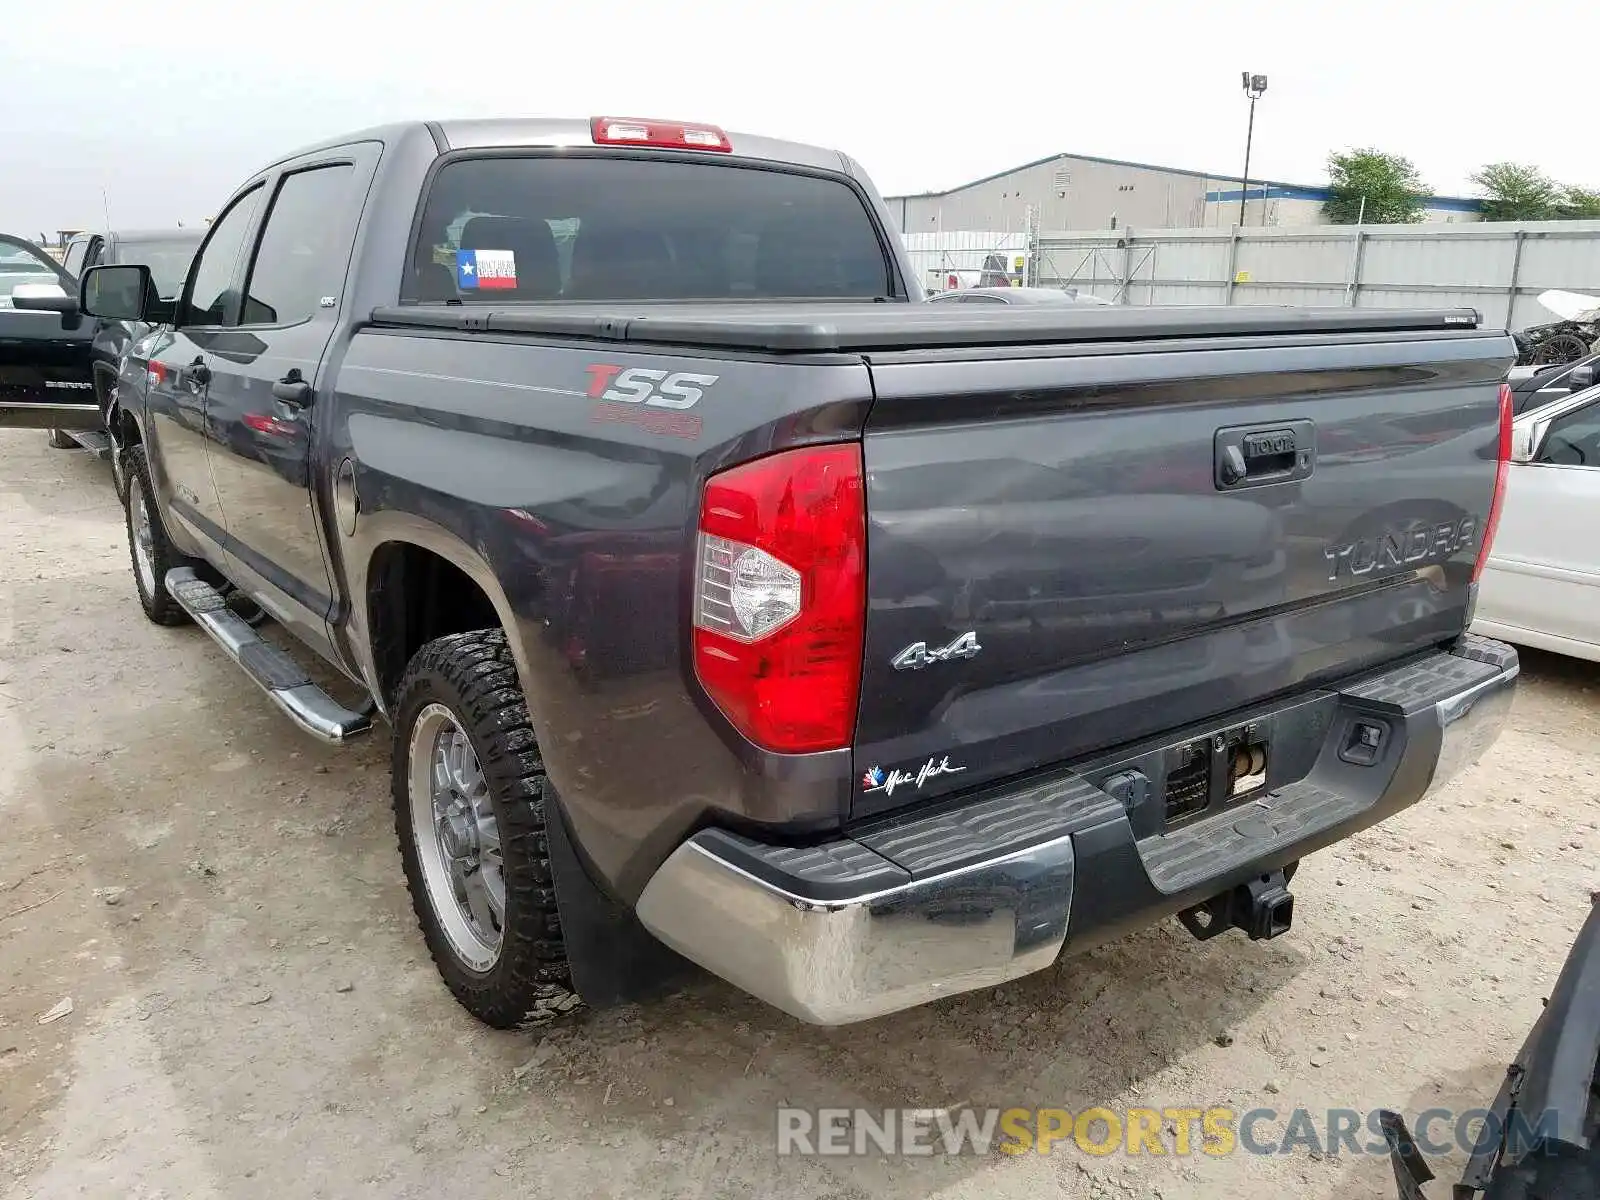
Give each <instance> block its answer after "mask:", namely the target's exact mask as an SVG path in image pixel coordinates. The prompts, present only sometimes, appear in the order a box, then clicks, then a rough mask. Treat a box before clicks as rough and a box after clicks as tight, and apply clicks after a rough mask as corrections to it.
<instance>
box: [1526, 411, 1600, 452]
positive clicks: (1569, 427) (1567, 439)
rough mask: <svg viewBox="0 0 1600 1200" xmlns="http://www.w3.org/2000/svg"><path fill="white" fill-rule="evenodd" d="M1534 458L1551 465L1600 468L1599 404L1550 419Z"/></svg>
mask: <svg viewBox="0 0 1600 1200" xmlns="http://www.w3.org/2000/svg"><path fill="white" fill-rule="evenodd" d="M1534 461H1536V462H1540V463H1544V464H1545V465H1546V466H1552V467H1600V403H1594V404H1589V405H1585V406H1584V407H1583V408H1580V409H1578V410H1577V411H1575V412H1569V413H1567V414H1566V415H1565V416H1561V417H1557V418H1556V419H1555V420H1554V421H1552V422H1551V423H1550V431H1549V432H1548V433H1547V434H1545V439H1544V446H1543V447H1542V448H1541V449H1540V450H1539V457H1538V458H1537V459H1535V460H1534Z"/></svg>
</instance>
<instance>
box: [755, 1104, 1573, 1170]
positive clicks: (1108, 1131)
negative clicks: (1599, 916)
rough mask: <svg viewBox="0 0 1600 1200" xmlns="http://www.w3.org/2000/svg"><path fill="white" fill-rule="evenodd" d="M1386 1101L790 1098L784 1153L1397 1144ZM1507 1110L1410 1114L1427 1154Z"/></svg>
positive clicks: (1522, 1139) (1526, 1139)
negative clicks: (1376, 1104) (1120, 1105)
mask: <svg viewBox="0 0 1600 1200" xmlns="http://www.w3.org/2000/svg"><path fill="white" fill-rule="evenodd" d="M1381 1111H1382V1110H1379V1109H1372V1110H1370V1111H1361V1110H1357V1109H1353V1108H1330V1109H1327V1110H1325V1111H1324V1112H1322V1113H1320V1114H1313V1113H1312V1112H1311V1111H1310V1110H1309V1109H1304V1108H1295V1109H1275V1108H1252V1109H1244V1110H1240V1109H1235V1108H1227V1107H1221V1106H1216V1107H1211V1108H1185V1107H1172V1108H1125V1109H1109V1108H1101V1107H1095V1108H1085V1109H1082V1110H1080V1111H1078V1112H1072V1111H1069V1110H1068V1109H1065V1108H958V1109H945V1108H936V1109H926V1108H880V1109H868V1108H780V1109H778V1123H777V1134H778V1153H779V1154H781V1155H830V1156H841V1157H843V1156H849V1155H874V1156H881V1155H906V1156H920V1157H927V1156H930V1155H947V1156H955V1155H985V1154H1049V1153H1051V1152H1052V1151H1056V1150H1076V1151H1079V1152H1081V1153H1084V1154H1094V1155H1101V1156H1104V1155H1111V1154H1130V1155H1148V1156H1152V1157H1153V1156H1159V1155H1174V1156H1178V1157H1183V1156H1187V1155H1194V1154H1205V1155H1210V1156H1212V1157H1214V1158H1223V1157H1226V1156H1228V1155H1231V1154H1238V1153H1241V1152H1242V1153H1245V1154H1255V1155H1276V1154H1302V1153H1307V1152H1313V1151H1314V1152H1316V1153H1318V1154H1322V1155H1328V1156H1333V1155H1339V1154H1350V1155H1363V1154H1378V1155H1387V1154H1388V1153H1389V1149H1390V1146H1389V1140H1388V1137H1387V1136H1386V1135H1385V1133H1384V1130H1383V1126H1382V1123H1381V1120H1380V1115H1381ZM1556 1118H1557V1114H1556V1113H1555V1112H1545V1113H1543V1114H1541V1115H1540V1116H1539V1118H1538V1119H1537V1120H1535V1119H1534V1118H1533V1117H1532V1116H1531V1115H1529V1114H1527V1113H1523V1112H1520V1111H1516V1110H1513V1112H1512V1113H1511V1114H1510V1116H1509V1118H1505V1119H1504V1130H1503V1132H1504V1134H1505V1138H1506V1144H1507V1147H1508V1149H1510V1148H1517V1149H1520V1150H1531V1149H1533V1148H1534V1147H1536V1146H1537V1145H1538V1143H1539V1142H1540V1141H1541V1140H1542V1139H1543V1138H1544V1137H1545V1136H1547V1135H1548V1134H1549V1133H1551V1132H1553V1131H1554V1130H1555V1128H1556ZM1501 1120H1502V1118H1500V1117H1498V1116H1496V1115H1495V1114H1494V1113H1491V1112H1490V1111H1489V1110H1488V1109H1483V1108H1472V1109H1465V1110H1462V1111H1460V1112H1458V1111H1456V1110H1454V1109H1448V1108H1429V1109H1424V1110H1423V1111H1422V1112H1420V1113H1418V1114H1417V1115H1416V1119H1415V1120H1410V1119H1408V1120H1407V1122H1406V1123H1407V1126H1408V1127H1409V1129H1410V1131H1411V1136H1412V1143H1413V1144H1414V1145H1415V1146H1416V1148H1417V1149H1418V1150H1420V1151H1421V1152H1422V1153H1423V1154H1425V1155H1429V1156H1437V1155H1445V1154H1449V1153H1451V1152H1452V1151H1455V1150H1462V1151H1467V1152H1470V1151H1471V1150H1472V1149H1473V1147H1474V1146H1475V1145H1476V1144H1477V1142H1478V1135H1479V1131H1480V1129H1482V1128H1483V1126H1484V1125H1485V1124H1486V1123H1488V1124H1493V1125H1497V1126H1498V1125H1499V1124H1500V1122H1501Z"/></svg>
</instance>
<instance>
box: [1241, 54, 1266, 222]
mask: <svg viewBox="0 0 1600 1200" xmlns="http://www.w3.org/2000/svg"><path fill="white" fill-rule="evenodd" d="M1241 74H1242V76H1243V79H1244V94H1245V95H1246V96H1249V97H1250V124H1249V125H1248V126H1247V127H1246V128H1245V134H1244V179H1243V180H1241V181H1240V182H1241V186H1240V188H1239V225H1240V227H1241V228H1243V226H1244V202H1245V198H1246V197H1247V196H1249V194H1250V142H1251V140H1252V139H1254V137H1255V134H1256V101H1257V100H1259V99H1261V96H1262V93H1264V92H1265V91H1266V90H1267V77H1266V76H1265V75H1252V74H1250V72H1249V71H1244V72H1242V73H1241ZM1266 219H1267V216H1266V203H1265V197H1263V202H1262V212H1261V220H1262V223H1263V224H1265V222H1266Z"/></svg>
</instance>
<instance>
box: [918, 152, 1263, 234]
mask: <svg viewBox="0 0 1600 1200" xmlns="http://www.w3.org/2000/svg"><path fill="white" fill-rule="evenodd" d="M1227 182H1228V181H1226V180H1216V179H1208V178H1206V177H1204V176H1201V175H1186V174H1180V173H1176V172H1172V171H1163V170H1161V169H1159V168H1154V167H1139V166H1132V165H1127V166H1124V165H1114V164H1111V163H1104V162H1097V161H1094V160H1090V159H1082V158H1073V157H1071V156H1070V155H1063V156H1062V157H1060V158H1055V159H1050V160H1048V161H1046V162H1043V163H1039V164H1037V165H1036V166H1031V167H1023V168H1021V169H1019V170H1016V171H1011V172H1008V173H1007V174H1005V175H999V176H996V177H995V178H993V179H988V180H984V181H983V182H980V183H975V184H972V185H971V186H969V187H964V188H960V189H958V190H956V191H953V192H949V193H946V194H945V195H942V196H896V197H892V198H890V199H889V202H888V203H889V210H890V212H891V213H892V214H893V216H894V219H895V220H896V221H897V222H898V223H899V224H900V228H901V231H902V232H904V233H932V232H936V231H939V230H945V229H988V230H995V231H996V232H1002V233H1008V232H1013V231H1022V230H1025V229H1026V228H1027V222H1028V207H1029V205H1032V206H1033V207H1034V208H1036V209H1037V210H1038V219H1037V226H1036V227H1037V228H1041V229H1105V228H1108V227H1110V226H1111V223H1112V218H1113V217H1115V218H1116V225H1117V227H1118V228H1121V227H1124V226H1133V227H1134V228H1139V227H1140V226H1143V227H1146V228H1162V229H1170V228H1173V227H1174V226H1185V225H1200V224H1202V223H1203V222H1204V219H1205V208H1206V203H1205V197H1206V193H1207V192H1208V191H1212V190H1214V189H1216V188H1217V187H1218V186H1220V185H1223V184H1226V183H1227ZM1236 207H1237V206H1236Z"/></svg>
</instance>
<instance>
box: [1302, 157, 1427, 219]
mask: <svg viewBox="0 0 1600 1200" xmlns="http://www.w3.org/2000/svg"><path fill="white" fill-rule="evenodd" d="M1328 190H1329V191H1330V192H1332V193H1333V195H1332V197H1331V198H1330V199H1328V200H1327V201H1326V202H1325V203H1324V204H1323V206H1322V212H1323V215H1324V216H1325V217H1327V219H1328V220H1329V221H1330V222H1332V223H1333V224H1335V225H1354V224H1355V223H1356V222H1357V221H1361V222H1364V223H1366V224H1368V225H1403V224H1405V223H1406V222H1408V221H1420V220H1422V202H1423V201H1424V200H1425V199H1427V196H1428V186H1427V184H1425V183H1423V182H1422V177H1421V176H1420V175H1418V174H1417V168H1416V167H1415V166H1414V165H1412V162H1411V160H1410V159H1409V158H1402V157H1401V156H1400V155H1398V154H1385V153H1383V151H1381V150H1373V149H1370V148H1367V149H1361V150H1344V151H1339V152H1336V153H1333V154H1330V155H1328ZM1363 201H1365V203H1364V204H1363Z"/></svg>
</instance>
